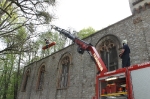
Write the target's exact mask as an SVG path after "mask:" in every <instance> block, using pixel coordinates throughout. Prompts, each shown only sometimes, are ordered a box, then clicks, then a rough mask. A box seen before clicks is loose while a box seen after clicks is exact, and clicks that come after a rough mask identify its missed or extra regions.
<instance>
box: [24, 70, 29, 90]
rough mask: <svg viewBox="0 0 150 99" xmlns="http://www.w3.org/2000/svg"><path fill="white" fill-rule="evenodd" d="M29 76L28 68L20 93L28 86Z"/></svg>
mask: <svg viewBox="0 0 150 99" xmlns="http://www.w3.org/2000/svg"><path fill="white" fill-rule="evenodd" d="M29 76H30V68H28V69H27V70H26V72H25V77H24V81H23V86H22V91H26V87H27V84H28V79H29Z"/></svg>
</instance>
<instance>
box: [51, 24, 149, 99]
mask: <svg viewBox="0 0 150 99" xmlns="http://www.w3.org/2000/svg"><path fill="white" fill-rule="evenodd" d="M52 28H53V29H55V30H56V31H58V32H60V33H61V34H63V35H65V36H66V37H68V38H69V39H71V40H72V41H73V42H74V43H76V44H77V45H78V52H79V53H80V54H83V53H84V51H87V52H88V53H89V54H90V55H91V56H92V57H93V59H94V62H95V64H96V66H97V69H98V70H99V71H100V74H98V75H97V76H96V85H95V95H94V97H93V98H92V99H149V98H150V94H149V93H148V92H150V86H149V85H150V84H149V83H150V77H149V75H150V62H146V63H142V64H137V65H133V66H130V67H128V68H121V69H118V70H114V71H109V72H108V71H107V68H106V66H105V64H104V62H103V61H102V59H101V58H100V56H99V54H98V52H97V50H96V49H95V47H94V46H92V45H91V44H89V43H86V42H84V41H83V40H80V39H79V38H77V37H75V36H73V35H72V34H70V32H69V31H67V30H64V29H61V28H59V27H56V26H52ZM148 74H149V75H148Z"/></svg>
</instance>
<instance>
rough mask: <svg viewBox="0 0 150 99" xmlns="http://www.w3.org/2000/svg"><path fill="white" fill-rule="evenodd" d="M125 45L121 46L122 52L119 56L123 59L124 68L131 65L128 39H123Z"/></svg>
mask: <svg viewBox="0 0 150 99" xmlns="http://www.w3.org/2000/svg"><path fill="white" fill-rule="evenodd" d="M122 45H123V47H122V48H121V52H120V54H119V57H120V58H121V59H122V68H124V67H129V66H130V48H129V46H128V44H127V40H123V41H122Z"/></svg>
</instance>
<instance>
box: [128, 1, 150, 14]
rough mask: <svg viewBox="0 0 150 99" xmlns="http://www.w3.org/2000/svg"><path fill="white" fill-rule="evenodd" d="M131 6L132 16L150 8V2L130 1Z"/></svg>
mask: <svg viewBox="0 0 150 99" xmlns="http://www.w3.org/2000/svg"><path fill="white" fill-rule="evenodd" d="M129 4H130V9H131V12H132V14H135V13H139V12H140V11H142V10H146V9H147V8H150V0H129Z"/></svg>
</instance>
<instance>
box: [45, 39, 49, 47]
mask: <svg viewBox="0 0 150 99" xmlns="http://www.w3.org/2000/svg"><path fill="white" fill-rule="evenodd" d="M45 44H46V48H48V46H49V44H50V42H49V40H48V39H45Z"/></svg>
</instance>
